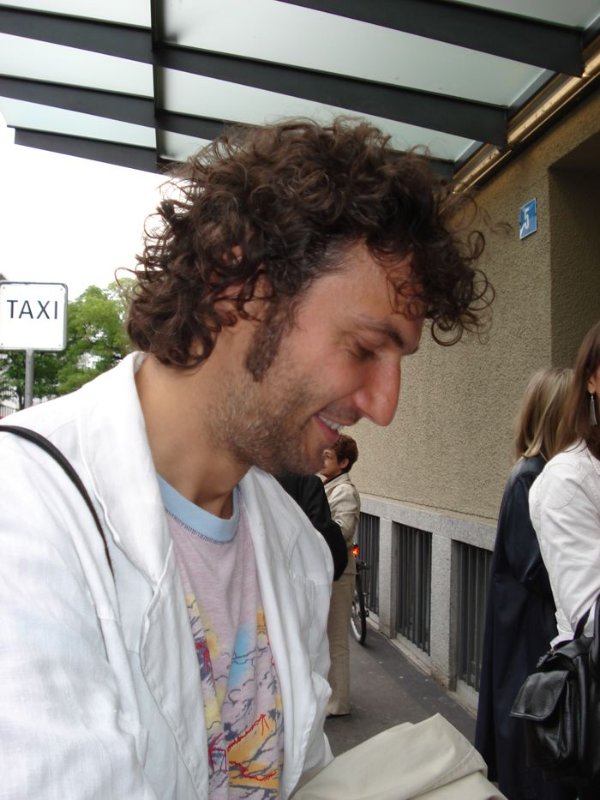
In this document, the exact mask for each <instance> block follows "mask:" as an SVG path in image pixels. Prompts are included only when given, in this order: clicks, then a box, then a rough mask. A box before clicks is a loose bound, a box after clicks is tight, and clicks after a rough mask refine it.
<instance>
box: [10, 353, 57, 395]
mask: <svg viewBox="0 0 600 800" xmlns="http://www.w3.org/2000/svg"><path fill="white" fill-rule="evenodd" d="M58 355H59V354H58V353H36V354H35V385H34V387H33V388H34V393H35V397H36V398H42V397H54V396H55V395H56V394H57V388H58V369H59V366H60V363H59V359H58ZM5 400H9V401H16V402H17V403H18V406H19V408H23V406H24V403H25V351H24V350H11V351H8V352H4V353H1V352H0V401H5Z"/></svg>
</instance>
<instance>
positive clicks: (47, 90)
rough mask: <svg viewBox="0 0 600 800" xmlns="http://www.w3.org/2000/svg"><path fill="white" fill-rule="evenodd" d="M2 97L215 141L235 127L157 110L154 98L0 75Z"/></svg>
mask: <svg viewBox="0 0 600 800" xmlns="http://www.w3.org/2000/svg"><path fill="white" fill-rule="evenodd" d="M0 97H10V98H13V99H16V100H25V101H27V102H29V103H37V104H38V105H43V106H51V107H53V108H64V109H67V110H68V111H77V112H79V113H82V114H91V115H93V116H97V117H105V118H107V119H114V120H119V121H120V122H128V123H131V124H133V125H143V126H144V127H147V128H154V127H155V126H157V127H158V129H159V130H163V131H169V132H170V133H181V134H184V135H185V136H195V137H197V138H199V139H214V138H215V137H216V136H218V135H219V134H220V133H221V132H222V130H223V127H224V126H225V125H227V124H231V123H228V122H227V121H226V120H217V119H209V118H207V117H196V116H193V115H189V114H177V113H175V112H173V111H166V110H162V109H158V111H155V108H154V102H153V100H152V99H151V98H145V97H136V96H134V95H128V94H118V93H116V92H103V91H102V90H100V89H84V88H81V87H78V86H65V85H63V84H58V83H49V82H47V81H33V80H28V79H25V78H12V77H6V76H2V75H0ZM157 150H158V148H157ZM159 152H160V151H159Z"/></svg>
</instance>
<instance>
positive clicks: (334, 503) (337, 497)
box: [324, 472, 360, 575]
mask: <svg viewBox="0 0 600 800" xmlns="http://www.w3.org/2000/svg"><path fill="white" fill-rule="evenodd" d="M324 486H325V494H326V495H327V500H328V501H329V507H330V509H331V518H332V519H333V520H334V521H335V522H337V524H338V525H339V526H340V528H341V529H342V533H343V534H344V539H345V540H346V547H347V548H348V566H347V567H346V569H345V570H344V575H355V574H356V561H355V559H354V556H353V555H352V553H351V552H350V551H351V549H352V545H353V544H354V539H355V536H356V528H357V526H358V520H359V517H360V495H359V493H358V489H357V488H356V486H355V485H354V484H353V483H352V481H351V479H350V475H349V474H348V473H347V472H342V473H341V474H340V475H338V476H337V477H335V478H332V479H331V480H328V481H325V483H324Z"/></svg>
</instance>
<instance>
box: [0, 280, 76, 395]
mask: <svg viewBox="0 0 600 800" xmlns="http://www.w3.org/2000/svg"><path fill="white" fill-rule="evenodd" d="M66 346H67V287H66V285H65V284H64V283H24V282H17V281H0V350H25V408H28V407H29V406H30V405H31V403H32V402H33V372H34V351H35V350H47V351H55V352H58V351H61V350H64V349H65V347H66Z"/></svg>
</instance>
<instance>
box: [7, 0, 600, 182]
mask: <svg viewBox="0 0 600 800" xmlns="http://www.w3.org/2000/svg"><path fill="white" fill-rule="evenodd" d="M523 9H525V11H524V10H523ZM599 29H600V0H569V2H568V3H565V2H564V0H528V2H527V3H526V4H524V3H522V1H521V0H496V2H494V1H493V0H479V1H478V2H468V3H467V2H455V1H450V0H394V2H391V3H390V2H389V1H388V0H126V2H123V0H37V2H27V1H26V0H13V1H12V2H7V3H0V113H1V114H2V115H3V117H4V118H5V120H6V122H7V124H8V125H9V126H10V127H13V128H15V140H16V141H17V143H21V144H26V145H31V146H34V147H41V148H45V149H50V150H55V151H58V152H64V153H71V154H74V155H80V156H84V157H87V158H93V159H97V160H101V161H109V162H112V163H117V164H122V165H125V166H130V167H134V168H139V169H147V170H157V169H161V167H162V166H163V165H164V164H165V163H166V162H169V161H172V160H181V159H184V158H186V156H187V155H189V154H190V153H191V152H193V151H194V150H196V149H197V148H198V147H199V146H200V145H201V144H202V143H203V142H205V141H206V140H209V139H211V138H212V137H214V136H215V135H217V134H218V133H219V132H220V130H221V129H222V127H223V125H224V124H227V123H230V122H239V123H245V124H250V125H256V124H261V123H263V122H272V121H275V120H277V119H280V118H282V117H288V116H305V117H306V116H308V117H312V118H316V119H318V120H321V121H324V122H326V121H328V120H330V119H331V118H332V117H333V116H334V115H337V114H346V115H348V114H352V115H357V116H360V117H362V118H365V119H368V120H371V121H373V122H374V123H375V124H377V125H378V126H379V127H381V128H383V129H384V130H385V131H387V132H388V133H389V134H390V136H391V137H392V142H393V144H394V146H395V147H397V148H398V149H399V150H404V149H407V148H410V147H415V146H424V147H427V148H428V149H429V151H430V153H431V155H432V156H433V158H434V159H435V162H436V165H437V168H438V169H439V170H440V171H441V172H442V173H443V174H446V175H448V176H452V175H454V176H455V177H457V178H459V177H460V176H464V175H466V174H467V173H468V172H469V171H470V172H471V173H473V175H474V176H475V177H476V178H477V177H481V176H482V175H483V174H484V173H485V169H486V167H485V165H486V164H492V163H494V162H498V163H500V161H501V160H502V158H504V157H505V156H506V155H507V154H509V153H510V152H511V151H513V150H515V149H516V148H517V147H518V146H519V145H520V144H522V142H523V140H524V139H525V138H526V137H527V135H530V134H531V131H532V130H533V128H538V127H539V126H540V125H542V124H551V123H552V120H553V118H554V114H555V113H556V112H557V109H558V107H560V108H561V109H562V110H564V107H565V103H568V102H575V101H576V100H577V99H579V98H581V97H583V96H584V95H585V92H588V91H590V90H591V88H592V87H595V85H596V82H597V80H598V75H599V74H600V57H599V52H600V41H599V39H600V37H598V32H599ZM558 97H560V102H559V100H558V99H557V98H558ZM529 118H531V119H532V120H535V124H530V120H529ZM481 165H483V167H482V166H481Z"/></svg>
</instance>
